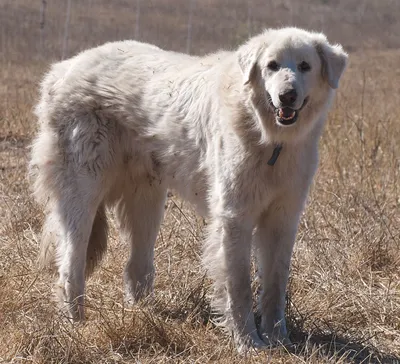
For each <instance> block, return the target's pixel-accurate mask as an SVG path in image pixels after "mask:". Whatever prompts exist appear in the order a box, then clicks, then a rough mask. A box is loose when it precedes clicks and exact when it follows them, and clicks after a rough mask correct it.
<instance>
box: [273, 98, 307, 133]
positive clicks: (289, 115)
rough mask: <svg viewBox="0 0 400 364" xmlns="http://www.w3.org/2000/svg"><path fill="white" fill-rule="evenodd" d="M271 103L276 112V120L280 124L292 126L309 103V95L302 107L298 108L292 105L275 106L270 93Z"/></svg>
mask: <svg viewBox="0 0 400 364" xmlns="http://www.w3.org/2000/svg"><path fill="white" fill-rule="evenodd" d="M268 99H269V104H270V106H271V108H272V109H273V111H274V113H275V120H276V122H277V123H278V124H279V125H284V126H290V125H293V124H294V123H295V122H296V121H297V118H298V116H299V113H300V111H301V110H302V109H303V108H304V106H306V104H307V103H308V97H306V98H305V99H304V101H303V104H302V105H301V107H300V108H299V109H297V110H295V109H292V108H291V107H287V106H284V107H275V105H274V104H273V102H272V98H271V96H270V95H269V94H268Z"/></svg>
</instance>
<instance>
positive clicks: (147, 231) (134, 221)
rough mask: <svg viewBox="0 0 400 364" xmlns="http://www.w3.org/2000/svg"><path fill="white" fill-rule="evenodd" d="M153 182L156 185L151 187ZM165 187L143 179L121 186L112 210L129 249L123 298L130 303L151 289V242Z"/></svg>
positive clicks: (160, 212)
mask: <svg viewBox="0 0 400 364" xmlns="http://www.w3.org/2000/svg"><path fill="white" fill-rule="evenodd" d="M155 185H156V186H155ZM166 192H167V191H166V188H165V186H163V185H162V184H159V185H158V183H155V184H153V185H152V186H149V184H148V183H147V181H146V183H145V182H143V183H141V184H139V185H136V186H132V185H131V186H129V187H127V188H125V190H124V192H123V194H122V197H121V199H120V201H119V202H118V203H117V206H116V212H117V219H118V222H119V228H120V232H121V238H122V239H123V240H125V241H126V242H127V243H128V244H129V245H130V248H131V252H130V256H129V259H128V262H127V264H126V267H125V272H124V280H125V292H126V296H125V299H126V301H127V303H130V304H132V303H134V302H136V301H137V300H139V299H141V298H142V297H143V296H146V295H148V294H150V293H151V292H152V289H153V281H154V266H153V260H154V245H155V242H156V239H157V234H158V231H159V227H160V224H161V221H162V217H163V214H164V204H165V198H166Z"/></svg>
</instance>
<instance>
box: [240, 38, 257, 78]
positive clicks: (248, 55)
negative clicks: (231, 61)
mask: <svg viewBox="0 0 400 364" xmlns="http://www.w3.org/2000/svg"><path fill="white" fill-rule="evenodd" d="M259 53H260V47H259V46H257V45H256V44H254V40H253V39H252V40H250V41H249V42H247V43H245V44H243V45H242V46H241V47H239V49H238V51H237V60H238V62H239V66H240V69H241V70H242V74H243V84H244V85H247V84H248V83H249V82H250V81H252V79H253V77H254V75H255V70H256V65H257V60H258V55H259Z"/></svg>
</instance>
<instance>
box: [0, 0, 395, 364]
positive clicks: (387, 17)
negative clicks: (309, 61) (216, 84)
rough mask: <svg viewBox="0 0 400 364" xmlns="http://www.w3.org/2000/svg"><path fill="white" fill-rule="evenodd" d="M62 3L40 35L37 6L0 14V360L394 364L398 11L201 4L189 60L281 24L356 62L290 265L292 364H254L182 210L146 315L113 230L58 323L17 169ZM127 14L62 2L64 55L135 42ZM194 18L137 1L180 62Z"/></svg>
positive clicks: (122, 1)
mask: <svg viewBox="0 0 400 364" xmlns="http://www.w3.org/2000/svg"><path fill="white" fill-rule="evenodd" d="M66 3H67V2H66V1H62V0H53V1H48V4H47V9H46V17H45V23H44V28H43V32H42V33H41V31H40V5H41V1H39V0H36V1H34V0H2V1H1V2H0V219H1V222H2V223H1V225H0V362H12V363H19V362H34V363H61V362H62V363H66V362H69V363H137V362H140V363H169V362H171V363H175V362H176V363H178V362H182V363H183V362H184V363H206V362H218V363H230V364H233V363H265V362H271V363H275V362H276V363H333V362H339V363H347V362H356V363H369V362H371V363H399V362H400V212H399V211H400V183H399V181H400V146H399V145H400V122H399V116H398V114H399V113H400V94H399V92H398V90H399V85H400V37H399V34H400V22H398V19H399V18H400V3H398V1H397V0H380V1H379V2H378V1H374V0H363V1H359V0H347V1H345V0H340V1H333V0H305V1H300V0H299V1H292V2H291V1H287V0H272V1H269V2H267V1H261V0H248V1H239V0H234V1H230V0H197V1H195V6H194V12H193V17H192V22H193V24H192V36H193V39H192V43H191V47H190V49H191V52H192V53H196V54H202V53H204V52H210V51H214V50H216V49H218V48H221V47H226V48H233V47H234V46H236V45H237V44H238V43H240V42H241V41H243V40H244V39H245V38H246V37H247V36H248V35H249V33H253V34H254V33H256V32H258V31H259V30H260V29H262V28H263V27H267V26H280V25H287V24H294V25H298V26H303V27H307V28H312V29H316V30H323V31H324V32H326V33H327V35H328V36H329V38H330V39H331V40H333V41H338V42H341V43H342V44H343V45H344V46H345V48H346V49H347V50H348V51H349V53H350V66H349V68H348V70H347V72H346V74H345V76H344V80H343V82H342V84H341V88H340V90H339V92H338V95H337V98H336V101H335V104H334V107H333V110H332V111H331V113H330V116H329V120H328V122H327V125H326V128H325V132H324V134H323V137H322V139H321V143H320V150H321V162H320V168H319V171H318V173H317V176H316V178H315V182H314V184H313V188H312V191H311V194H310V198H309V201H308V204H307V209H306V211H305V213H304V215H303V217H302V220H301V226H300V230H299V234H298V237H297V243H296V248H295V252H294V258H293V261H292V266H291V276H290V282H289V290H288V299H287V316H288V324H289V327H290V330H291V338H292V340H293V341H294V342H296V343H297V346H296V350H293V351H292V352H288V351H286V350H285V349H283V348H277V349H274V350H271V351H268V352H265V353H262V354H258V355H251V356H248V357H241V356H238V355H237V354H236V352H235V350H234V348H233V345H232V342H231V340H230V338H228V337H226V335H224V333H223V332H222V331H221V330H220V329H219V328H218V327H216V326H215V325H214V323H213V316H212V315H211V313H210V306H209V299H208V293H209V289H210V282H209V281H208V280H207V279H206V278H205V277H204V273H203V272H202V270H201V268H200V265H199V262H200V259H199V256H200V253H201V240H202V237H203V232H204V230H203V226H204V224H205V222H204V221H203V219H201V218H199V217H197V216H196V215H195V213H194V212H193V210H192V209H191V208H190V206H188V205H187V204H184V203H182V201H181V200H180V199H179V197H177V196H171V197H170V198H169V200H168V202H167V204H166V211H165V212H166V213H165V221H164V223H163V226H162V230H161V233H160V235H159V239H158V243H157V247H156V269H157V275H156V287H155V292H156V295H155V298H156V299H155V302H153V303H151V304H147V305H146V303H143V304H141V305H138V306H137V307H135V308H127V307H124V305H123V297H122V296H123V290H122V289H123V287H122V270H123V266H124V264H125V261H126V259H127V253H128V249H127V247H125V246H123V245H122V244H120V243H119V240H118V234H117V232H116V231H115V229H113V228H112V229H111V231H110V250H109V252H108V254H107V256H106V259H105V260H104V261H103V263H102V265H101V267H100V269H99V270H98V271H97V272H96V273H95V274H94V276H93V277H92V278H91V279H90V280H89V282H88V285H87V314H88V321H87V323H86V324H85V325H78V326H73V325H71V324H69V323H66V322H65V321H63V320H61V319H60V317H59V315H58V312H57V309H56V305H55V303H54V302H53V300H52V296H51V287H52V282H53V280H54V277H53V276H52V275H51V272H48V271H39V269H38V268H37V266H36V254H37V251H38V245H39V241H38V238H39V236H40V227H41V223H42V219H43V215H42V211H41V210H40V209H39V208H38V206H36V204H35V203H34V202H33V201H32V198H31V196H30V190H29V185H28V182H27V179H26V163H27V159H28V153H29V151H28V146H29V142H30V139H31V137H32V135H33V133H34V131H35V129H36V120H35V118H34V116H33V114H32V107H33V105H34V103H35V102H36V100H37V97H38V87H37V86H38V82H39V80H40V78H41V77H42V75H43V73H44V72H45V70H46V69H47V68H48V66H49V64H50V62H52V61H55V60H59V59H60V57H61V54H62V45H63V38H64V36H63V35H64V24H65V15H66V8H67V7H66ZM136 4H137V2H136V1H127V0H115V1H113V2H108V1H106V0H81V1H78V0H72V1H71V18H70V24H69V39H68V47H67V54H68V55H72V54H75V53H76V52H77V51H79V50H81V49H84V48H87V47H89V46H94V45H97V44H100V43H102V42H104V41H107V40H116V39H125V38H133V37H134V35H135V29H136V24H135V20H136V16H135V11H136ZM171 4H173V5H171ZM188 11H189V1H184V0H176V1H174V2H172V1H168V0H149V1H141V7H140V18H139V19H140V23H139V27H138V28H139V33H138V34H137V35H138V38H139V39H140V40H143V41H149V42H153V43H156V44H157V45H159V46H161V47H163V48H169V49H173V50H178V51H185V49H186V47H187V43H186V41H187V39H186V35H187V21H188ZM110 217H111V219H112V214H111V213H110ZM254 288H255V289H256V287H254Z"/></svg>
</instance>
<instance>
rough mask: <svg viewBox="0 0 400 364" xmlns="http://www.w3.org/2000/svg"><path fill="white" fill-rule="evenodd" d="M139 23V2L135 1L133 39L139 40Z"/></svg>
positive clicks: (138, 0)
mask: <svg viewBox="0 0 400 364" xmlns="http://www.w3.org/2000/svg"><path fill="white" fill-rule="evenodd" d="M139 22H140V0H136V24H135V39H136V40H138V39H139V30H140V28H139V24H140V23H139Z"/></svg>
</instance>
